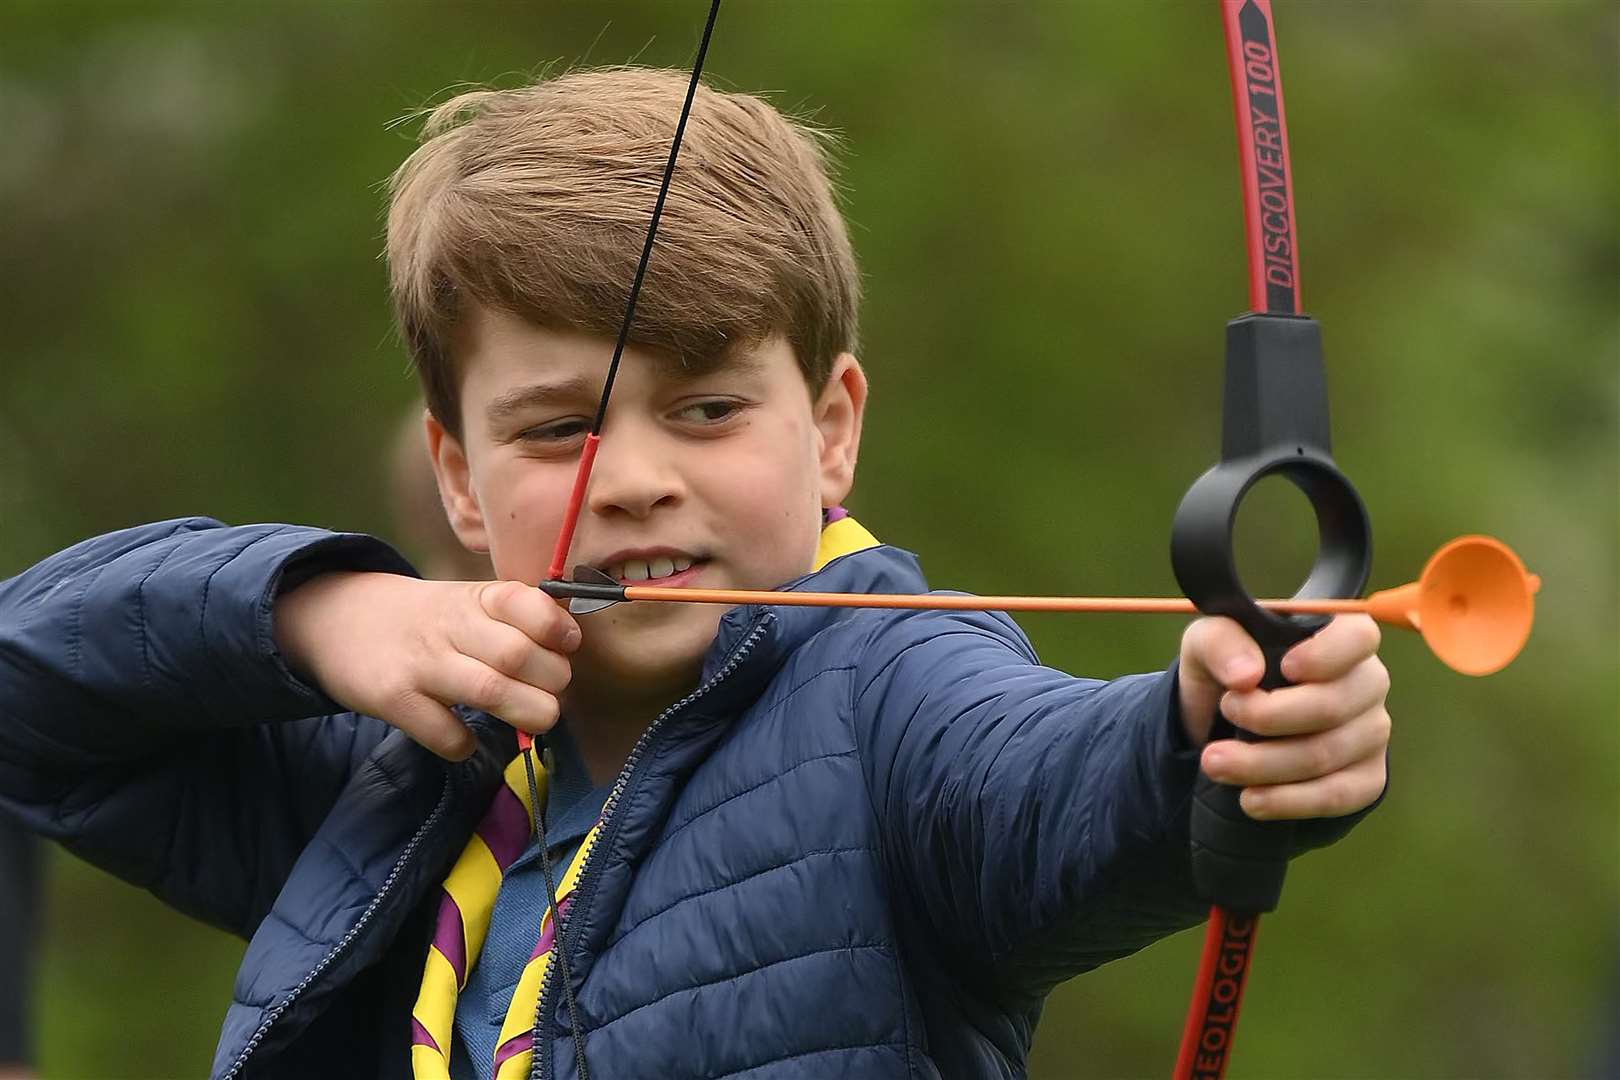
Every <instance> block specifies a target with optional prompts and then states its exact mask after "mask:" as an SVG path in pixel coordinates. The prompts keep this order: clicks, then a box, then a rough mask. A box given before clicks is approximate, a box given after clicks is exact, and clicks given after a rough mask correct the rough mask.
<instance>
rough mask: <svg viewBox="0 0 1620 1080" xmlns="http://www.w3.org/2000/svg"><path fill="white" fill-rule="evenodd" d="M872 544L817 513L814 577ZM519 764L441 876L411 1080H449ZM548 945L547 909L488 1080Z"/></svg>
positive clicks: (545, 960)
mask: <svg viewBox="0 0 1620 1080" xmlns="http://www.w3.org/2000/svg"><path fill="white" fill-rule="evenodd" d="M877 542H878V541H877V539H876V538H875V537H874V536H873V535H872V534H871V533H869V532H867V531H866V529H865V528H863V527H862V526H861V524H860V523H859V522H858V521H856V520H855V519H854V518H852V517H850V516H849V514H848V513H846V512H845V511H844V509H843V508H842V507H834V508H832V509H831V510H829V511H827V513H826V525H825V527H824V528H823V529H822V530H821V541H820V544H819V546H818V547H817V549H816V561H815V565H814V567H813V569H815V570H820V569H821V568H822V567H823V566H825V565H827V563H829V562H831V561H832V560H834V559H836V558H838V557H839V556H840V555H848V554H850V553H852V552H855V551H860V550H862V549H863V548H869V547H875V546H876V545H877ZM526 752H527V751H525V753H526ZM523 757H524V754H523V753H519V754H518V755H517V756H516V757H514V758H513V759H512V760H511V762H510V763H508V765H507V766H506V771H505V773H504V774H503V776H502V783H501V786H500V787H498V788H497V789H496V790H495V798H494V799H493V800H492V801H491V802H490V804H489V809H488V810H487V811H485V812H484V817H483V820H481V821H480V822H479V823H478V828H477V829H476V830H474V832H473V836H472V839H471V840H469V841H468V842H467V846H466V848H465V849H464V850H463V851H462V853H461V857H460V858H458V859H457V860H456V864H455V866H454V867H452V868H451V870H450V876H449V877H447V878H445V881H444V887H443V890H442V892H443V895H442V896H441V897H440V899H439V914H438V918H437V920H436V921H435V923H434V929H433V944H432V945H431V946H429V948H428V956H427V964H426V966H425V968H424V969H423V972H422V989H421V990H420V991H419V992H418V994H417V998H416V1005H415V1007H414V1008H412V1009H411V1072H412V1075H413V1076H414V1077H415V1080H449V1078H450V1040H451V1036H452V1034H453V1032H454V1029H455V1021H456V1002H457V1001H458V1000H459V998H460V996H461V991H462V990H463V989H464V988H465V987H466V985H467V978H468V976H469V975H471V974H472V969H473V967H474V965H476V964H477V963H478V957H479V955H480V953H482V951H483V948H484V937H485V935H486V934H488V933H489V920H490V916H491V915H492V914H493V913H494V911H495V895H496V893H498V892H500V888H501V881H502V880H503V879H504V878H505V876H506V871H507V869H508V868H509V867H510V866H511V865H512V863H513V862H515V861H516V860H517V857H518V856H519V855H521V854H522V853H523V849H524V848H526V847H528V845H529V840H530V838H531V837H532V836H533V835H534V807H533V805H532V804H531V803H530V802H529V785H528V777H527V773H526V770H525V767H524V761H523ZM535 779H536V794H537V797H538V798H539V799H540V800H541V803H542V805H543V804H544V800H545V798H546V791H547V789H548V787H549V786H550V777H549V775H548V774H547V772H546V770H545V768H544V767H543V766H539V765H537V766H536V768H535ZM601 827H602V822H601V821H600V820H598V821H597V823H596V824H595V825H593V826H591V831H590V832H589V833H587V834H586V836H585V839H584V840H582V841H581V842H580V845H579V850H578V851H576V852H575V854H574V858H573V860H572V861H571V862H570V863H569V864H568V869H567V870H566V871H564V873H563V877H562V881H561V883H560V884H559V885H558V887H557V911H558V912H559V913H560V915H561V916H563V917H566V916H567V914H568V909H569V906H570V903H571V901H572V900H573V896H574V886H575V885H576V884H577V883H578V881H579V875H580V871H581V870H582V869H583V868H584V866H585V859H586V856H587V854H588V853H589V852H590V850H591V846H592V845H593V844H594V843H595V842H596V834H597V832H598V830H600V829H601ZM556 940H557V927H556V926H555V925H554V924H553V921H552V918H551V911H550V910H549V908H548V909H547V910H546V911H545V912H544V913H543V914H542V916H541V919H540V937H539V940H538V941H537V942H536V943H535V946H534V951H533V952H532V953H530V954H529V962H528V963H527V964H526V965H524V968H523V974H522V975H520V976H519V977H518V982H517V986H516V988H515V989H514V990H513V992H512V1000H511V1002H510V1003H509V1004H508V1005H507V1009H506V1020H505V1022H504V1023H502V1024H501V1033H500V1036H499V1037H498V1038H497V1039H496V1040H495V1059H494V1063H493V1064H494V1076H495V1080H515V1078H519V1077H526V1076H528V1075H529V1066H530V1064H531V1063H532V1058H533V1054H534V1047H533V1039H534V1019H535V1015H536V1013H537V1012H538V1011H539V1007H540V986H541V984H542V983H543V982H544V981H545V976H546V968H547V966H548V965H549V964H550V962H551V948H552V945H553V944H554V943H555V942H556Z"/></svg>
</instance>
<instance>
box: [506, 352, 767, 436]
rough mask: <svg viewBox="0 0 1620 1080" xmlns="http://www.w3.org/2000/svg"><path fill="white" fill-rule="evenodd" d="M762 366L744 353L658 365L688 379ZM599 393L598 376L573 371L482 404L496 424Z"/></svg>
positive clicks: (750, 370) (740, 372) (745, 372)
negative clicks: (686, 363)
mask: <svg viewBox="0 0 1620 1080" xmlns="http://www.w3.org/2000/svg"><path fill="white" fill-rule="evenodd" d="M764 366H765V365H764V363H763V362H762V361H760V360H759V359H757V358H756V357H754V356H750V355H746V354H743V355H735V354H734V355H730V356H725V357H722V358H720V359H716V360H711V361H709V362H707V363H703V364H700V365H698V366H697V367H696V368H690V367H684V366H683V365H682V364H681V362H680V361H679V360H674V361H671V362H669V363H667V364H662V365H660V367H661V369H662V374H663V375H664V376H665V377H666V378H672V379H677V380H684V381H688V382H693V381H696V380H698V379H702V378H705V377H707V376H709V375H713V374H715V373H716V372H720V371H725V372H731V373H734V374H738V375H745V376H746V375H753V374H756V373H757V372H759V371H761V370H762V369H763V368H764ZM601 395H602V384H601V382H600V380H598V379H595V378H591V377H588V376H585V375H572V376H569V377H568V378H565V379H557V380H555V381H553V382H542V383H530V384H529V385H528V386H519V387H516V388H515V389H512V390H508V391H506V393H504V394H501V395H499V396H498V397H496V398H495V399H494V400H493V401H491V402H490V403H489V405H488V406H486V407H485V409H484V415H485V417H487V418H488V420H489V424H490V426H491V427H495V426H497V425H499V424H501V423H503V422H504V421H507V420H510V419H511V418H512V417H513V416H514V415H516V414H518V413H522V412H524V411H525V410H527V409H532V408H535V407H538V406H545V405H551V404H555V403H557V402H559V401H568V400H578V399H580V398H587V399H589V400H590V401H592V402H595V401H596V400H597V399H598V398H599V397H601Z"/></svg>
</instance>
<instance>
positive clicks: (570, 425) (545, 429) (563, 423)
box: [517, 416, 591, 445]
mask: <svg viewBox="0 0 1620 1080" xmlns="http://www.w3.org/2000/svg"><path fill="white" fill-rule="evenodd" d="M590 428H591V425H590V421H588V420H586V419H585V418H584V417H583V416H569V417H565V418H563V419H561V420H553V421H551V422H550V423H545V424H536V425H535V426H534V427H532V428H525V429H524V430H522V431H520V432H518V435H517V439H518V441H519V442H525V443H532V444H541V445H546V444H555V443H564V442H568V441H570V440H573V439H577V438H579V437H580V436H582V435H584V434H585V433H586V432H588V431H590Z"/></svg>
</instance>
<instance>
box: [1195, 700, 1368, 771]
mask: <svg viewBox="0 0 1620 1080" xmlns="http://www.w3.org/2000/svg"><path fill="white" fill-rule="evenodd" d="M1389 733H1390V719H1389V713H1388V712H1387V711H1385V709H1384V708H1383V707H1382V706H1379V707H1378V708H1375V709H1370V710H1368V711H1367V712H1365V713H1362V714H1361V715H1360V716H1357V717H1355V718H1354V719H1352V720H1350V721H1348V722H1346V723H1344V724H1340V725H1339V726H1338V727H1335V728H1332V729H1331V730H1328V731H1323V732H1318V733H1317V734H1314V735H1297V736H1293V737H1290V738H1281V739H1268V740H1266V741H1264V742H1257V743H1245V742H1240V741H1239V740H1237V739H1222V740H1220V741H1219V742H1215V743H1211V744H1210V745H1209V747H1208V748H1206V749H1205V751H1204V754H1203V758H1202V760H1201V762H1200V764H1201V765H1202V767H1203V770H1204V772H1205V773H1207V774H1208V775H1209V778H1210V779H1211V780H1218V781H1219V782H1221V783H1223V784H1233V785H1236V786H1239V787H1256V786H1267V785H1272V784H1293V783H1300V782H1303V781H1307V780H1315V779H1317V778H1318V777H1325V776H1329V775H1331V774H1332V773H1335V772H1338V771H1340V770H1342V769H1346V768H1350V767H1352V766H1354V765H1356V764H1357V763H1359V762H1361V761H1364V760H1366V759H1368V758H1372V757H1377V758H1380V759H1382V758H1383V755H1384V751H1385V749H1386V748H1387V747H1388V746H1389Z"/></svg>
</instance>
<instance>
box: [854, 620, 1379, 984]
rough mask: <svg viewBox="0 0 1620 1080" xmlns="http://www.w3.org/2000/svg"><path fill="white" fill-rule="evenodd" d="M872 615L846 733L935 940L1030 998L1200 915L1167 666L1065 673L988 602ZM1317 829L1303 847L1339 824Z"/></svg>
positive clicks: (911, 903) (1187, 753)
mask: <svg viewBox="0 0 1620 1080" xmlns="http://www.w3.org/2000/svg"><path fill="white" fill-rule="evenodd" d="M872 621H873V623H874V624H875V626H876V630H875V632H874V633H873V635H872V637H871V640H870V642H869V644H868V646H867V647H866V648H865V649H864V650H862V654H861V655H862V659H861V662H860V664H859V666H858V668H857V670H856V673H855V680H854V689H853V693H854V694H855V703H854V713H855V716H856V724H857V738H858V739H859V740H860V741H861V744H862V753H863V758H864V761H865V765H866V768H867V772H868V783H869V785H870V790H871V792H872V798H873V801H874V804H875V807H876V811H877V813H878V815H879V818H880V820H881V821H882V822H883V830H884V842H885V849H886V852H887V858H888V859H889V860H890V862H891V873H892V880H893V881H894V882H895V883H896V887H897V888H899V889H900V890H902V891H903V893H904V894H905V899H906V900H907V902H908V903H907V907H908V908H909V909H910V910H911V911H912V912H914V913H915V914H916V916H917V917H918V919H919V920H920V921H921V922H922V924H923V926H924V928H925V930H926V932H928V933H930V934H932V935H934V936H935V940H936V941H937V943H938V944H939V946H940V947H941V948H943V949H946V950H948V951H949V953H950V954H952V955H956V956H959V957H962V958H964V960H967V961H970V962H971V964H972V968H973V971H974V973H975V974H976V975H983V974H984V973H985V972H989V973H990V977H991V978H993V980H994V983H995V985H996V987H997V988H998V989H999V990H1000V992H1001V993H1002V994H1004V995H1009V996H1010V997H1012V998H1013V999H1015V1000H1033V999H1038V997H1039V996H1040V995H1043V994H1045V993H1046V992H1047V991H1048V990H1050V989H1051V988H1052V987H1053V986H1054V985H1056V984H1057V983H1058V982H1060V981H1062V980H1063V979H1065V978H1068V977H1070V976H1072V975H1075V974H1078V973H1080V972H1082V971H1085V970H1088V969H1090V968H1093V967H1096V966H1098V965H1100V964H1102V963H1105V962H1107V961H1109V960H1112V959H1115V958H1117V957H1120V956H1124V955H1127V954H1129V953H1131V952H1134V951H1136V950H1137V949H1140V948H1142V947H1143V946H1145V945H1148V944H1150V943H1151V942H1153V941H1155V940H1157V939H1158V938H1161V937H1163V936H1165V935H1166V934H1169V933H1171V932H1173V931H1175V930H1178V929H1181V928H1184V927H1187V926H1190V925H1193V924H1195V923H1197V922H1199V921H1200V920H1201V919H1202V918H1203V917H1204V916H1205V915H1206V914H1207V910H1208V909H1207V906H1206V905H1204V904H1202V903H1200V902H1199V901H1198V899H1197V897H1196V894H1195V892H1194V888H1193V884H1192V877H1191V865H1190V859H1189V856H1188V838H1187V822H1188V812H1189V801H1190V798H1191V795H1192V788H1193V783H1194V780H1195V778H1196V775H1197V767H1198V766H1197V753H1196V752H1195V751H1193V750H1191V749H1189V748H1187V747H1186V746H1185V744H1184V736H1183V735H1182V734H1181V727H1180V717H1179V715H1178V710H1177V705H1176V702H1177V697H1176V692H1175V691H1176V674H1175V669H1174V668H1172V669H1171V670H1169V671H1164V672H1157V673H1154V674H1147V675H1131V676H1126V677H1123V678H1119V679H1114V680H1113V681H1110V682H1101V681H1097V680H1092V679H1082V678H1076V677H1073V676H1071V675H1067V674H1065V673H1063V672H1061V671H1057V670H1054V669H1052V668H1047V667H1042V666H1040V665H1039V664H1038V662H1037V661H1036V657H1035V654H1034V652H1033V650H1032V649H1031V647H1030V646H1029V643H1028V641H1027V639H1025V638H1024V636H1023V634H1022V633H1021V632H1020V631H1019V630H1018V629H1017V627H1016V625H1014V624H1013V623H1012V622H1011V620H1010V619H1008V618H1007V617H1006V616H1004V615H998V614H983V613H949V614H946V613H938V612H932V613H919V614H917V615H915V616H906V617H902V618H893V617H889V618H877V619H873V620H872ZM1313 824H1316V823H1313ZM1319 824H1320V825H1322V826H1324V827H1325V828H1323V829H1318V830H1316V831H1314V832H1311V831H1309V830H1302V832H1304V833H1305V834H1306V835H1304V836H1302V847H1310V846H1317V845H1319V844H1321V843H1325V842H1329V841H1331V840H1332V839H1336V838H1337V836H1339V835H1342V833H1343V832H1344V831H1347V829H1348V827H1349V824H1350V822H1349V821H1348V820H1346V821H1344V822H1339V821H1331V822H1330V821H1324V822H1321V823H1319Z"/></svg>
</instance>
